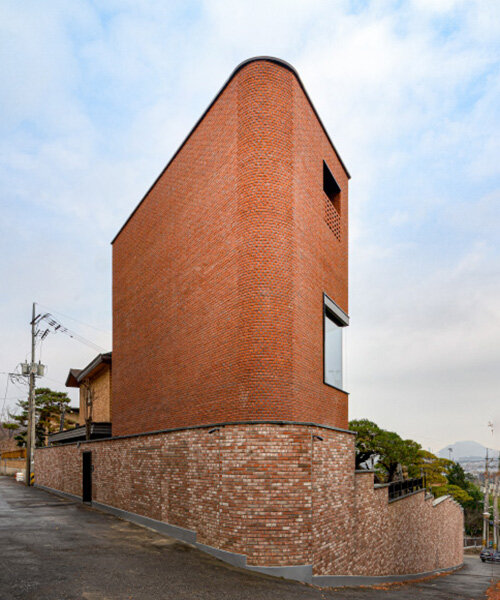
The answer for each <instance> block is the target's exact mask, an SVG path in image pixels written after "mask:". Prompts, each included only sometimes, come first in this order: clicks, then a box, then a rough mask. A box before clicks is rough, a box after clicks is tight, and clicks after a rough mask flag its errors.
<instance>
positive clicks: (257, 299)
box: [112, 61, 348, 435]
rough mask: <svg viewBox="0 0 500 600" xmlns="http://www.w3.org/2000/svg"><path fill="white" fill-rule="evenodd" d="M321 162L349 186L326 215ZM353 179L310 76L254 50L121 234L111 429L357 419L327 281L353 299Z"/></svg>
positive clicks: (334, 291) (341, 423)
mask: <svg viewBox="0 0 500 600" xmlns="http://www.w3.org/2000/svg"><path fill="white" fill-rule="evenodd" d="M323 160H325V161H326V162H327V164H328V165H329V167H330V169H331V170H332V172H333V174H334V176H335V178H336V179H337V181H338V182H339V185H340V187H341V189H342V192H341V199H340V212H341V217H342V218H341V225H340V226H341V229H342V236H341V238H340V239H341V241H339V240H338V239H337V237H336V236H335V235H334V234H333V233H332V231H331V230H330V228H329V227H328V225H327V223H326V222H325V218H324V215H325V205H324V203H325V193H324V191H323ZM347 184H348V177H347V174H346V172H345V170H344V168H343V167H342V164H341V163H340V161H339V158H338V157H337V155H336V153H335V151H334V149H333V147H332V145H331V143H330V142H329V140H328V138H327V136H326V134H325V132H324V130H323V128H322V127H321V125H320V123H319V121H318V119H317V117H316V115H315V113H314V111H313V109H312V107H311V104H310V102H309V101H308V99H307V97H306V95H305V93H304V91H303V89H302V87H301V85H300V84H299V82H298V80H297V78H296V76H295V75H294V73H292V72H291V71H290V70H288V69H286V68H284V67H283V66H280V65H277V64H274V63H272V62H268V61H258V62H252V63H249V64H247V65H246V66H245V67H243V68H242V69H241V70H239V71H238V72H237V73H236V74H235V75H234V77H232V79H231V80H230V82H229V83H228V85H227V86H226V87H225V88H224V90H223V91H222V93H221V94H220V96H219V97H218V99H217V100H216V102H215V103H214V104H213V105H212V106H211V108H210V110H209V111H208V113H207V114H206V115H205V116H204V118H203V119H202V121H201V122H200V123H199V125H198V126H197V128H196V129H195V130H194V132H193V133H192V134H191V135H190V137H189V138H188V140H187V141H186V143H185V144H184V145H183V146H182V148H181V150H180V152H179V153H178V154H177V155H176V156H175V158H174V160H173V161H172V162H171V163H170V164H169V166H168V168H167V169H166V170H165V171H164V172H163V174H162V175H161V176H160V178H159V179H158V181H157V182H156V184H155V185H154V186H153V188H152V189H151V190H150V191H149V193H148V194H147V196H146V197H145V199H144V201H143V202H142V203H141V204H140V206H139V207H138V209H137V210H136V212H135V213H134V214H133V216H132V217H131V219H130V220H129V221H128V222H127V224H126V225H125V227H124V228H123V229H122V231H121V232H120V234H119V235H118V237H117V238H116V239H115V241H114V244H113V332H114V333H113V336H114V337H113V394H112V413H113V433H114V434H115V435H123V434H128V433H137V432H145V431H154V430H158V429H165V428H171V427H183V426H189V425H199V424H204V423H213V422H224V421H240V420H287V421H302V422H315V423H319V424H325V425H331V426H335V427H341V428H345V427H346V426H347V394H345V393H344V392H341V391H339V390H336V389H334V388H331V387H329V386H326V385H325V384H324V383H323V353H322V346H323V317H322V311H323V293H324V292H325V293H327V294H328V295H329V296H330V297H331V298H332V299H333V300H334V301H335V302H337V304H339V306H340V307H341V308H342V309H343V310H344V311H345V312H347V310H348V306H347Z"/></svg>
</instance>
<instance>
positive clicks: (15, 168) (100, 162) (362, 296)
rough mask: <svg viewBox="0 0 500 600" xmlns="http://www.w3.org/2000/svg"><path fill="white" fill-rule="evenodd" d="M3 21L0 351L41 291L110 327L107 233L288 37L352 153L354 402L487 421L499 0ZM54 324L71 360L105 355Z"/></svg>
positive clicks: (13, 341)
mask: <svg viewBox="0 0 500 600" xmlns="http://www.w3.org/2000/svg"><path fill="white" fill-rule="evenodd" d="M0 39H1V40H2V41H1V44H2V55H1V56H2V58H1V59H0V60H1V67H2V73H3V87H2V92H1V94H0V114H1V117H0V129H1V131H2V132H3V141H2V142H1V143H0V153H1V155H2V161H1V166H0V184H1V185H2V221H1V223H0V234H1V237H0V250H1V251H2V255H3V256H4V257H5V258H4V260H3V261H2V264H1V265H0V270H1V272H0V276H1V278H2V279H1V280H2V282H3V283H4V288H5V289H7V290H8V293H7V294H6V295H4V296H3V297H2V300H1V311H2V312H1V314H2V316H3V318H4V322H5V331H4V340H5V342H4V344H2V345H1V347H0V370H8V369H11V368H12V365H11V363H12V362H13V360H14V362H15V360H17V359H16V358H14V356H16V357H18V360H22V359H23V358H24V353H25V348H26V334H27V325H26V321H27V315H28V316H29V310H30V303H31V301H32V300H33V299H36V300H38V301H40V302H43V303H44V304H47V305H48V306H50V307H51V308H53V309H56V310H57V309H58V310H60V311H62V312H63V313H66V314H69V315H72V316H75V317H77V318H79V319H80V320H82V321H86V322H90V323H92V322H94V323H95V324H97V325H98V326H99V327H102V328H104V329H106V328H109V327H110V324H111V307H110V247H109V245H108V242H109V241H110V240H111V238H112V237H113V236H114V234H115V233H116V232H117V230H118V229H119V227H120V226H121V224H122V223H123V221H124V220H125V218H126V217H127V216H128V214H129V213H130V212H131V210H132V209H133V208H134V207H135V205H136V204H137V203H138V201H139V200H140V198H141V197H142V195H143V193H144V192H145V191H146V190H147V189H148V187H149V185H150V184H151V183H152V181H153V180H154V179H155V177H156V176H157V175H158V173H159V172H160V170H161V169H162V167H163V166H164V165H165V164H166V162H167V161H168V159H169V158H170V156H171V155H172V154H173V152H174V151H175V150H176V148H177V146H178V145H179V144H180V142H181V141H182V139H183V138H184V136H185V135H186V134H187V132H188V131H189V130H190V128H191V127H192V125H193V124H194V123H195V121H196V120H197V118H198V117H199V115H200V114H201V113H202V112H203V110H204V109H205V108H206V106H207V105H208V103H209V102H210V101H211V99H212V98H213V96H214V95H215V93H216V92H217V91H218V89H219V87H220V86H221V85H222V83H223V82H224V81H225V79H226V78H227V76H228V75H229V73H230V72H231V70H232V69H233V68H234V67H235V66H236V64H237V63H238V62H240V61H241V60H243V59H245V58H247V57H249V56H253V55H262V54H274V55H278V56H280V57H281V58H284V59H286V60H289V61H290V62H292V64H294V66H295V67H296V68H297V69H298V71H299V73H300V75H301V77H302V79H303V81H304V83H305V85H306V88H307V89H308V91H309V93H310V96H311V98H312V99H313V102H314V103H315V105H316V107H317V109H318V111H319V113H320V115H321V117H322V119H323V121H324V123H325V125H326V126H327V129H328V130H329V132H330V134H331V136H332V138H333V140H334V141H335V144H336V146H337V147H338V149H339V151H340V152H341V154H342V156H343V158H344V160H345V162H346V163H347V165H348V168H349V170H350V171H351V173H352V175H353V179H352V181H351V187H350V198H351V208H350V239H351V263H350V264H351V288H350V296H351V314H352V317H353V319H352V323H353V325H352V327H351V332H350V343H349V348H350V351H349V365H350V368H349V382H350V387H351V391H352V392H353V393H352V394H351V407H352V414H353V415H356V416H364V415H366V416H372V415H374V416H375V417H376V418H377V419H379V420H380V421H381V424H382V425H386V426H388V427H389V426H390V427H393V428H394V429H398V430H401V431H402V432H403V433H404V432H405V431H407V433H406V435H411V436H413V437H417V438H418V435H421V436H427V437H428V438H429V439H430V438H432V439H433V440H434V441H432V442H429V443H432V445H433V446H434V447H436V446H440V445H445V444H446V443H448V442H451V441H455V439H458V438H460V437H462V438H464V437H467V438H476V439H477V440H478V441H482V442H486V441H487V428H486V427H485V423H486V422H487V420H488V419H490V418H492V416H491V415H492V413H494V409H493V408H492V407H493V404H494V402H496V399H495V393H496V390H497V389H498V382H497V379H496V364H498V360H499V359H500V351H499V348H498V343H497V341H496V340H497V339H498V337H499V335H498V333H499V331H500V323H499V315H498V309H497V306H499V305H500V304H499V302H500V291H499V288H498V285H497V284H496V283H495V282H496V281H498V268H497V265H498V255H499V251H498V242H497V240H496V232H497V230H498V215H499V214H500V211H499V206H498V205H499V200H500V185H499V179H498V177H499V166H498V165H499V163H498V158H497V157H498V155H499V148H498V136H497V135H496V131H497V130H498V126H499V125H500V114H499V109H498V95H499V91H500V90H499V84H498V81H499V80H500V78H499V72H500V66H499V62H500V61H499V57H500V42H499V40H500V5H499V4H497V3H484V2H465V1H460V0H456V1H454V0H446V1H445V0H440V1H439V2H437V1H432V2H431V1H428V0H425V1H424V0H418V1H417V0H415V1H414V2H409V3H400V2H377V1H372V2H366V3H365V2H363V3H357V2H349V1H347V0H345V1H342V2H336V3H331V2H326V1H322V0H314V1H313V2H308V3H304V2H289V1H288V2H284V0H283V1H281V0H279V1H277V0H274V1H271V2H269V1H267V2H264V1H262V0H259V1H257V2H253V3H233V4H231V5H228V4H227V2H222V1H221V0H212V1H211V0H207V1H205V2H202V3H193V4H190V3H187V4H186V3H183V2H169V3H164V2H155V1H153V0H151V1H147V2H141V3H140V4H137V3H136V2H131V1H130V2H128V1H127V2H122V1H120V2H118V1H117V0H107V1H106V2H103V3H100V4H99V7H97V6H96V5H94V4H92V3H88V2H83V1H82V2H73V3H67V2H63V1H62V0H61V1H55V0H52V1H51V2H48V3H44V4H43V5H41V4H40V3H36V2H23V3H22V4H19V3H15V2H4V3H3V4H2V6H1V7H0ZM31 264H36V265H39V267H38V268H37V269H36V270H35V273H34V274H33V276H31V277H26V276H25V272H26V265H31ZM75 328H76V327H75ZM93 335H96V336H97V337H98V336H99V335H100V334H97V333H96V332H92V331H87V337H91V338H92V336H93ZM99 339H102V338H99ZM49 340H50V342H49V341H47V343H46V350H45V351H46V357H47V363H50V367H51V371H50V372H51V374H53V375H55V376H54V379H58V380H59V381H63V380H64V379H65V371H66V370H67V368H69V367H70V366H82V365H83V364H85V363H86V362H87V361H88V360H89V359H90V358H91V354H92V351H89V350H88V349H87V348H85V347H82V348H78V349H77V347H76V346H73V345H72V344H73V342H71V340H67V341H63V340H58V341H57V343H56V341H55V338H53V339H51V338H49ZM102 343H103V345H106V344H108V343H109V341H107V340H103V341H102ZM68 344H69V345H68ZM70 346H71V348H70ZM70 363H71V364H70ZM0 383H1V380H0ZM60 389H62V387H60ZM430 415H432V418H429V416H430ZM476 415H477V416H476ZM422 439H424V437H422Z"/></svg>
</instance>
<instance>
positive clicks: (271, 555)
mask: <svg viewBox="0 0 500 600" xmlns="http://www.w3.org/2000/svg"><path fill="white" fill-rule="evenodd" d="M338 93H339V94H341V93H342V82H341V81H339V86H338ZM348 180H349V174H348V172H347V169H346V167H345V165H344V163H343V162H342V160H341V158H340V156H339V154H338V152H337V151H336V149H335V147H334V145H333V143H332V141H331V139H330V137H329V136H328V134H327V132H326V129H325V127H324V125H323V123H322V122H321V120H320V119H319V116H318V114H317V112H316V110H315V108H314V106H313V105H312V103H311V100H310V98H309V96H308V95H307V93H306V91H305V89H304V86H303V84H302V82H301V80H300V78H299V76H298V74H297V72H296V71H295V69H294V68H293V67H291V66H290V65H289V64H288V63H285V62H284V61H281V60H279V59H274V58H269V57H260V58H254V59H250V60H248V61H245V62H244V63H242V64H241V65H239V66H238V67H237V68H236V69H235V71H234V72H233V74H232V75H231V77H230V78H229V80H228V81H227V82H226V84H225V85H224V86H223V88H222V89H221V90H220V92H219V93H218V94H217V96H216V98H215V99H214V101H213V102H212V103H211V104H210V106H209V107H208V109H207V110H206V111H205V113H204V114H203V115H202V117H201V118H200V120H199V121H198V122H197V123H196V125H195V127H194V128H193V130H192V131H191V132H190V133H189V135H188V137H187V138H186V140H185V141H184V142H183V144H182V145H181V147H180V148H179V150H178V151H177V152H176V153H175V155H174V157H173V158H172V159H171V161H170V162H169V163H168V165H167V166H166V167H165V169H164V170H163V172H162V173H161V174H160V176H159V177H158V179H157V180H156V181H155V183H154V184H153V186H152V187H151V188H150V190H149V191H148V192H147V194H146V195H145V197H144V198H143V200H142V201H141V203H140V204H139V205H138V206H137V208H136V209H135V210H134V212H133V213H132V215H131V216H130V218H129V219H128V220H127V222H126V223H125V224H124V226H123V227H122V229H121V230H120V231H119V233H118V235H117V236H116V238H115V239H114V241H113V389H112V395H111V413H110V416H109V419H110V420H112V422H113V437H112V438H110V439H108V440H101V441H100V440H92V441H91V442H89V443H87V442H84V441H82V442H80V443H78V444H68V445H65V446H59V447H52V448H50V447H49V448H46V449H37V451H36V461H35V464H36V481H37V483H38V484H40V485H42V486H45V487H47V488H51V489H56V490H59V491H62V492H63V493H66V494H70V495H72V496H76V497H78V498H82V499H83V500H84V501H91V502H92V503H93V504H94V505H95V506H97V507H100V508H102V509H105V510H109V511H111V512H114V513H116V514H118V515H120V516H121V517H126V518H130V519H132V520H136V521H138V522H140V523H142V524H147V525H148V526H150V527H155V528H157V529H159V530H161V531H163V532H167V533H169V534H170V535H173V536H174V537H178V538H179V539H183V540H185V541H188V542H190V543H192V544H196V545H197V546H198V547H199V548H200V549H202V550H203V551H205V552H209V553H211V554H214V555H216V556H218V557H219V558H221V559H223V560H226V561H228V562H230V563H232V564H235V565H238V566H242V567H246V568H249V569H253V570H257V571H262V572H265V573H269V574H275V575H280V576H284V577H289V578H292V579H300V580H303V581H309V582H311V581H312V582H314V583H318V584H320V585H341V584H343V583H352V582H370V581H371V582H374V579H373V578H374V577H378V576H388V577H391V576H400V575H405V574H415V573H418V574H422V573H429V572H432V571H434V570H436V569H445V568H454V567H457V566H458V565H460V564H461V562H462V553H463V550H462V532H463V515H462V512H461V509H460V508H459V507H458V505H457V504H456V503H455V502H453V501H452V500H451V499H449V498H444V499H442V500H440V501H439V502H437V503H436V504H435V503H434V500H433V498H432V496H431V497H428V496H427V495H426V493H425V490H423V489H414V488H411V494H408V495H405V496H403V495H400V496H399V497H397V498H394V497H392V496H391V495H390V488H389V487H388V486H382V487H380V486H379V487H376V488H375V487H374V481H373V472H370V471H362V472H355V460H354V458H355V449H354V433H353V432H352V431H348V393H347V390H346V388H345V379H344V376H343V367H344V356H343V331H344V329H345V327H346V326H347V325H348V323H349V317H348V268H347V262H348ZM89 370H90V371H92V369H90V366H89V367H87V371H89ZM88 376H89V373H86V374H85V376H83V375H82V373H81V372H78V373H77V374H75V375H74V376H73V377H74V380H75V382H77V383H78V384H79V385H80V389H82V388H81V385H82V383H83V381H84V380H85V379H86V378H87V377H88ZM84 409H85V404H84V405H82V413H83V414H85V412H84ZM94 417H95V415H94V414H93V417H92V418H94ZM374 557H376V560H374ZM353 578H354V579H353Z"/></svg>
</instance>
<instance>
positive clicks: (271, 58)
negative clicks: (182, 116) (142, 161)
mask: <svg viewBox="0 0 500 600" xmlns="http://www.w3.org/2000/svg"><path fill="white" fill-rule="evenodd" d="M257 61H266V62H272V63H275V64H277V65H280V66H282V67H284V68H285V69H288V70H289V71H291V72H292V73H293V74H294V75H295V77H296V79H297V81H298V82H299V85H300V87H301V88H302V91H303V92H304V94H305V96H306V98H307V100H308V102H309V104H310V105H311V108H312V109H313V112H314V114H315V115H316V118H317V119H318V122H319V124H320V125H321V127H322V129H323V131H324V133H325V135H326V137H327V139H328V141H329V142H330V145H331V146H332V148H333V151H334V152H335V154H336V156H337V158H338V160H339V162H340V164H341V165H342V168H343V169H344V171H345V174H346V175H347V178H348V179H351V175H350V173H349V171H348V170H347V167H346V166H345V164H344V161H343V160H342V158H341V156H340V154H339V153H338V151H337V149H336V148H335V145H334V143H333V142H332V140H331V138H330V135H329V134H328V131H327V130H326V127H325V126H324V124H323V121H322V120H321V118H320V116H319V114H318V111H317V110H316V108H315V106H314V104H313V103H312V100H311V98H310V97H309V94H308V93H307V90H306V88H305V87H304V84H303V83H302V80H301V79H300V76H299V74H298V73H297V71H296V70H295V68H294V67H293V66H292V65H291V64H290V63H288V62H286V61H285V60H282V59H281V58H276V57H274V56H254V57H252V58H247V59H246V60H244V61H243V62H241V63H240V64H239V65H238V66H237V67H236V68H235V69H234V71H233V72H232V73H231V75H230V76H229V78H228V79H227V81H226V82H225V83H224V85H223V86H222V87H221V89H220V90H219V91H218V92H217V94H216V96H215V98H214V99H213V100H212V102H210V104H209V105H208V107H207V108H206V109H205V111H204V112H203V114H202V115H201V117H200V118H199V119H198V120H197V121H196V123H195V124H194V126H193V127H192V129H191V130H190V132H189V133H188V134H187V136H186V137H185V138H184V141H183V142H182V143H181V145H180V146H179V147H178V148H177V150H176V151H175V153H174V154H173V156H172V158H171V159H170V160H169V161H168V163H167V164H166V165H165V167H164V168H163V169H162V171H161V173H160V174H159V175H158V177H157V178H156V179H155V180H154V182H153V184H152V185H151V186H150V187H149V189H148V191H147V192H146V193H145V194H144V196H143V197H142V199H141V201H140V202H139V204H137V206H136V207H135V208H134V210H133V211H132V212H131V213H130V215H129V216H128V218H127V220H126V221H125V223H123V225H122V226H121V227H120V229H119V230H118V233H117V234H116V235H115V237H114V238H113V239H112V240H111V244H114V243H115V241H116V239H117V238H118V236H119V235H120V233H121V232H122V231H123V230H124V229H125V227H126V225H127V223H128V222H129V221H130V219H131V218H132V217H133V216H134V214H135V213H136V211H137V210H138V208H139V206H141V204H142V203H143V202H144V200H145V199H146V198H147V196H148V195H149V193H150V192H151V190H152V189H153V188H154V187H155V185H156V184H157V182H158V180H159V179H160V178H161V176H162V175H163V173H165V171H166V170H167V169H168V167H169V166H170V165H171V164H172V162H173V161H174V159H175V158H176V156H177V155H178V154H179V152H180V151H181V150H182V148H183V147H184V145H185V144H186V142H187V141H188V140H189V138H190V137H191V135H192V134H193V133H194V131H195V130H196V128H197V127H198V125H199V124H200V123H201V122H202V121H203V119H204V118H205V116H206V115H207V113H208V111H209V110H210V109H211V108H212V106H213V105H214V104H215V102H216V101H217V100H218V98H219V96H220V95H221V94H222V92H223V91H224V90H225V89H226V87H227V86H228V85H229V83H230V82H231V80H232V79H233V77H234V76H235V75H236V73H238V71H240V70H241V69H242V68H243V67H245V66H246V65H248V64H250V63H252V62H257Z"/></svg>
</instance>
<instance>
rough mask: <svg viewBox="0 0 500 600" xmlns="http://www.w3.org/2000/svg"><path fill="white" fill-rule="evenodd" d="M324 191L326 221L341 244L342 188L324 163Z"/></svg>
mask: <svg viewBox="0 0 500 600" xmlns="http://www.w3.org/2000/svg"><path fill="white" fill-rule="evenodd" d="M323 191H324V192H325V200H324V202H325V221H326V224H327V225H328V227H329V228H330V229H331V231H332V232H333V234H334V235H335V237H336V238H337V240H338V241H339V242H340V186H339V184H338V183H337V181H336V180H335V177H334V176H333V175H332V172H331V171H330V169H329V168H328V165H327V164H326V162H325V161H323Z"/></svg>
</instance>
